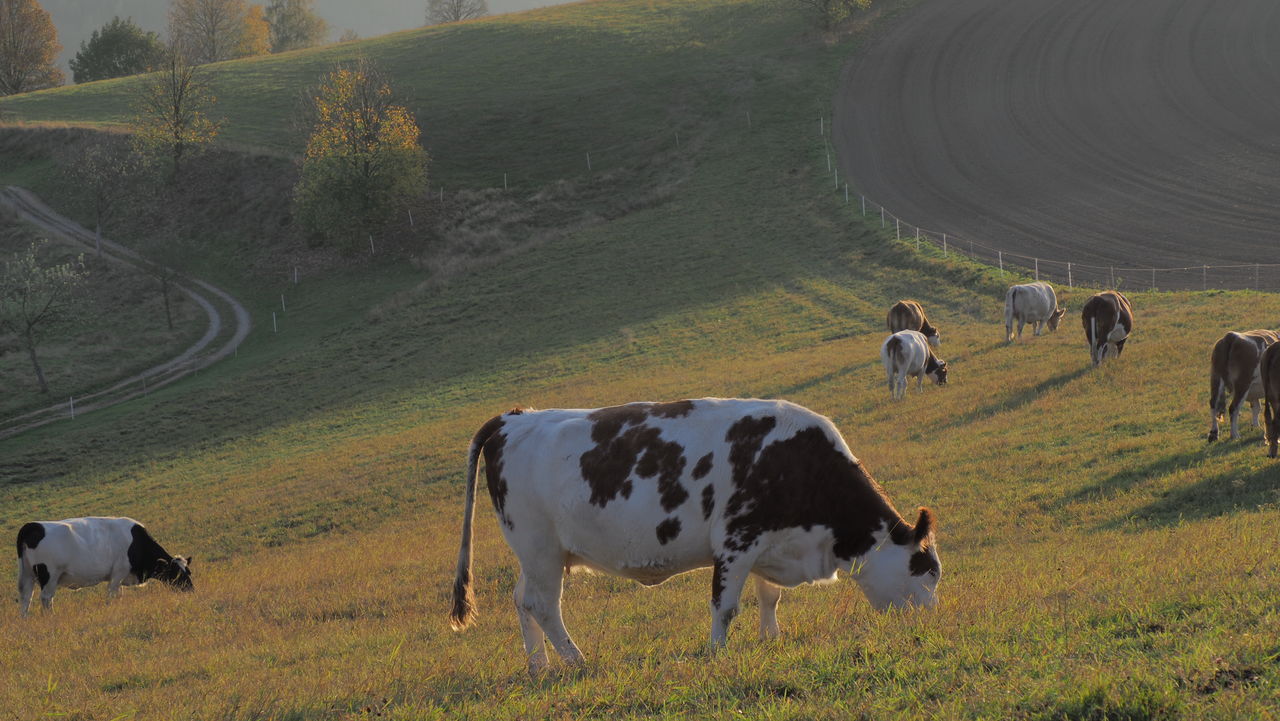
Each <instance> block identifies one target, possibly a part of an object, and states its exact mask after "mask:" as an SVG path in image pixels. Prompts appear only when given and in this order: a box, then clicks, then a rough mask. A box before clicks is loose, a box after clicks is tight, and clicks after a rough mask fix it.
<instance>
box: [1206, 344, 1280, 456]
mask: <svg viewBox="0 0 1280 721" xmlns="http://www.w3.org/2000/svg"><path fill="white" fill-rule="evenodd" d="M1277 340H1280V337H1277V335H1276V333H1275V332H1274V331H1269V330H1250V331H1245V332H1243V333H1237V332H1235V331H1229V332H1228V333H1227V334H1226V335H1224V336H1222V338H1221V339H1219V340H1218V342H1217V343H1214V344H1213V354H1212V355H1211V356H1210V367H1209V416H1210V419H1211V420H1210V425H1209V442H1210V443H1212V442H1214V441H1216V440H1218V421H1219V420H1220V419H1221V418H1222V415H1223V414H1224V413H1228V412H1229V414H1230V418H1231V440H1233V441H1234V440H1237V439H1239V438H1240V432H1239V431H1238V430H1237V423H1238V421H1239V419H1240V404H1241V403H1243V402H1245V401H1248V402H1249V407H1250V409H1252V410H1253V427H1254V428H1257V427H1258V411H1259V410H1260V408H1259V406H1260V405H1261V403H1260V402H1261V400H1262V396H1263V392H1262V376H1261V375H1260V370H1259V363H1260V362H1261V360H1262V353H1263V351H1265V350H1266V349H1267V348H1268V347H1269V346H1271V344H1273V343H1275V342H1276V341H1277ZM1228 391H1230V392H1231V406H1230V408H1228V406H1227V392H1228Z"/></svg>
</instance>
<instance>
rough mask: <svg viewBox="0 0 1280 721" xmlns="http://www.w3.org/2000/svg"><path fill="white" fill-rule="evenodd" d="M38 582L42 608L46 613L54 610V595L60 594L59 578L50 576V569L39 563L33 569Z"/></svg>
mask: <svg viewBox="0 0 1280 721" xmlns="http://www.w3.org/2000/svg"><path fill="white" fill-rule="evenodd" d="M32 570H33V571H35V574H36V580H37V581H39V582H40V607H41V608H43V609H44V610H46V611H52V610H53V594H55V593H57V592H58V577H57V576H52V575H50V574H49V567H48V566H46V565H45V564H43V563H37V564H36V565H35V566H33V567H32Z"/></svg>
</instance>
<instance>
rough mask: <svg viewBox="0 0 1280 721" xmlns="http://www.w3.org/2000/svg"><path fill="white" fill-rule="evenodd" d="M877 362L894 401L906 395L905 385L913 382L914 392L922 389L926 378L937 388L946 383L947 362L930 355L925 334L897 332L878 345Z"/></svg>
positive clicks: (930, 350) (911, 331)
mask: <svg viewBox="0 0 1280 721" xmlns="http://www.w3.org/2000/svg"><path fill="white" fill-rule="evenodd" d="M880 362H881V363H882V364H884V373H885V375H886V376H887V377H888V379H889V393H891V394H892V395H893V397H894V398H895V399H897V398H902V397H903V396H905V395H906V394H907V381H908V379H910V378H915V379H916V389H917V390H919V389H920V388H922V387H923V386H924V379H925V376H928V377H929V378H930V379H931V380H932V381H933V382H934V383H936V384H938V385H946V383H947V362H946V361H944V360H942V359H940V358H938V356H936V355H934V354H933V350H932V349H931V348H929V343H928V341H927V340H926V339H925V336H924V334H922V333H920V332H919V331H914V330H900V331H898V332H897V333H894V334H893V335H891V336H889V337H888V338H885V339H884V343H882V344H881V345H880Z"/></svg>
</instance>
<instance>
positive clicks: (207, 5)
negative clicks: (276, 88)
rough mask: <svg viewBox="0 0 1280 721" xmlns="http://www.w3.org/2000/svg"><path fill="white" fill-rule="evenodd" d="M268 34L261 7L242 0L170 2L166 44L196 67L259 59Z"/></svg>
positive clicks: (267, 47) (183, 0)
mask: <svg viewBox="0 0 1280 721" xmlns="http://www.w3.org/2000/svg"><path fill="white" fill-rule="evenodd" d="M269 36H270V30H269V28H268V26H267V20H266V16H265V15H264V14H263V11H262V6H261V5H249V4H248V3H246V2H245V0H173V4H172V5H170V6H169V40H170V42H171V43H172V44H174V45H176V46H178V47H181V48H182V49H183V50H184V51H185V52H186V53H187V54H188V56H189V57H188V60H189V61H190V62H191V63H194V64H196V65H202V64H204V63H216V62H218V61H221V60H231V59H232V58H242V57H246V56H249V55H262V54H264V53H266V52H267V51H268V50H269V44H268V43H269Z"/></svg>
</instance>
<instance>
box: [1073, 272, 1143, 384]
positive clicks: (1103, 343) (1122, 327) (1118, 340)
mask: <svg viewBox="0 0 1280 721" xmlns="http://www.w3.org/2000/svg"><path fill="white" fill-rule="evenodd" d="M1080 320H1081V321H1082V322H1083V323H1084V335H1085V338H1086V339H1087V340H1088V342H1089V359H1090V360H1092V361H1093V364H1094V365H1095V366H1096V365H1099V364H1101V363H1102V361H1103V360H1104V359H1105V358H1107V357H1108V356H1115V357H1116V358H1119V357H1120V353H1121V352H1122V351H1123V350H1124V343H1125V341H1126V340H1128V339H1129V334H1130V333H1132V332H1133V306H1131V305H1129V299H1128V298H1126V297H1124V295H1123V294H1122V293H1120V292H1119V291H1114V290H1104V291H1102V292H1101V293H1098V294H1097V295H1095V296H1093V297H1092V298H1090V299H1089V300H1087V301H1085V304H1084V308H1083V309H1081V311H1080Z"/></svg>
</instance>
